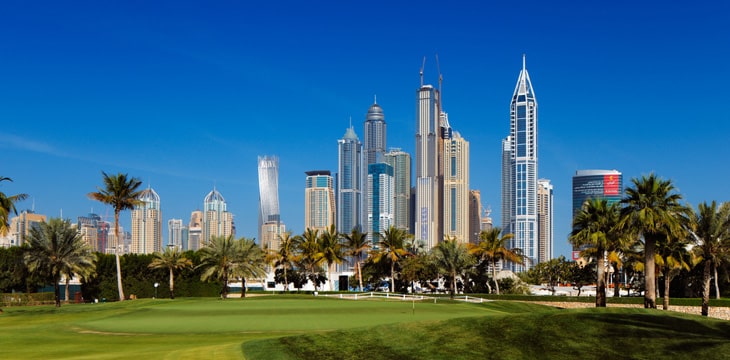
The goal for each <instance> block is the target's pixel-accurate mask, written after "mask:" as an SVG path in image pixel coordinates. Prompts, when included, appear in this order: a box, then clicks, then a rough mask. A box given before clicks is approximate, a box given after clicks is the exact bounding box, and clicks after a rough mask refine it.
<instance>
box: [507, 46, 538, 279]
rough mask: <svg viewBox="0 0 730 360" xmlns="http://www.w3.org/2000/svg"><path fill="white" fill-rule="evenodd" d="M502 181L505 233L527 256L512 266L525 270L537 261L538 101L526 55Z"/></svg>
mask: <svg viewBox="0 0 730 360" xmlns="http://www.w3.org/2000/svg"><path fill="white" fill-rule="evenodd" d="M502 182H503V183H502V226H503V232H504V233H512V234H514V238H513V240H512V244H511V246H512V248H519V249H521V250H522V253H523V254H524V255H525V257H526V258H527V259H526V261H525V265H520V264H510V266H511V269H512V271H515V272H522V271H526V270H529V269H530V268H531V267H532V266H534V265H535V264H537V261H538V253H537V252H538V234H537V231H538V224H537V100H536V99H535V92H534V90H533V88H532V81H531V80H530V75H529V74H528V73H527V68H526V66H525V57H524V56H523V57H522V70H521V71H520V75H519V77H518V78H517V85H516V86H515V90H514V93H513V95H512V101H511V103H510V134H509V136H508V137H507V138H506V139H505V140H503V141H502ZM505 182H507V184H505Z"/></svg>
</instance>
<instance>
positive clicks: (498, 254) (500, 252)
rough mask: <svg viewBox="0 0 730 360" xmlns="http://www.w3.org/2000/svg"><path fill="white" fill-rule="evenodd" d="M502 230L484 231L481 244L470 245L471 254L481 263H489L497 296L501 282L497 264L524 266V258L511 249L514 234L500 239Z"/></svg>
mask: <svg viewBox="0 0 730 360" xmlns="http://www.w3.org/2000/svg"><path fill="white" fill-rule="evenodd" d="M501 232H502V229H501V228H499V227H494V228H492V229H490V230H482V231H481V232H480V233H479V243H477V244H469V245H467V247H468V248H469V252H470V253H471V254H472V255H474V256H476V257H477V258H478V259H480V260H481V261H489V263H490V265H491V268H492V280H494V285H495V286H496V290H497V295H499V282H498V281H497V263H498V262H500V261H511V262H513V263H518V264H523V263H524V257H523V256H521V255H520V252H519V251H516V250H517V249H509V248H507V246H508V245H509V242H510V240H512V238H513V237H514V235H513V234H505V235H504V236H502V237H500V236H499V235H500V233H501Z"/></svg>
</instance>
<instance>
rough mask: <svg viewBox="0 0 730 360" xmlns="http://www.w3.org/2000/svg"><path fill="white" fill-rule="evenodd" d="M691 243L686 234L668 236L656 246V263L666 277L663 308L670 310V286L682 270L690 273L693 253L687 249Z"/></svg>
mask: <svg viewBox="0 0 730 360" xmlns="http://www.w3.org/2000/svg"><path fill="white" fill-rule="evenodd" d="M687 245H689V241H688V240H687V237H686V236H685V233H684V232H682V233H681V234H672V235H668V236H667V237H666V238H664V239H663V240H662V241H658V242H657V244H656V259H655V263H656V266H657V268H658V269H661V271H662V275H663V276H664V298H663V299H662V300H663V301H662V308H663V309H664V310H669V284H670V283H671V282H672V279H673V278H674V277H675V276H676V275H677V274H678V273H679V272H680V271H682V270H687V271H689V270H690V268H691V265H690V264H692V263H693V262H694V259H693V258H692V253H691V252H690V251H689V250H688V249H687Z"/></svg>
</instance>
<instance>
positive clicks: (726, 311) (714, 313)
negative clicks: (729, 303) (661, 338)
mask: <svg viewBox="0 0 730 360" xmlns="http://www.w3.org/2000/svg"><path fill="white" fill-rule="evenodd" d="M531 303H535V304H541V305H547V306H554V307H559V308H563V309H577V308H589V307H595V306H596V304H595V303H586V302H570V301H565V302H560V301H531ZM657 305H658V308H659V309H660V310H661V307H662V305H661V304H657ZM606 307H626V308H643V307H644V305H643V304H607V305H606ZM669 311H676V312H681V313H685V314H694V315H700V314H702V307H701V306H675V305H669ZM708 316H709V317H713V318H716V319H722V320H730V308H729V307H712V306H710V311H709V314H708Z"/></svg>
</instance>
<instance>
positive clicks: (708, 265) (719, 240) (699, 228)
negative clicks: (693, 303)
mask: <svg viewBox="0 0 730 360" xmlns="http://www.w3.org/2000/svg"><path fill="white" fill-rule="evenodd" d="M690 224H691V225H690V229H691V233H692V236H693V238H694V242H695V247H694V248H693V251H694V253H695V255H696V256H697V257H698V260H699V261H702V262H704V269H703V273H702V316H707V315H708V313H709V307H710V278H711V277H712V271H713V270H714V273H715V294H716V297H717V298H718V299H719V298H720V291H719V290H720V289H719V288H718V286H717V267H718V265H719V264H720V263H722V261H723V260H724V259H726V258H728V257H729V256H730V203H723V204H722V205H720V207H719V208H718V206H717V203H715V201H713V202H712V203H711V204H710V205H707V203H706V202H705V203H701V204H699V205H698V206H697V212H696V213H695V212H692V213H690Z"/></svg>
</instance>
